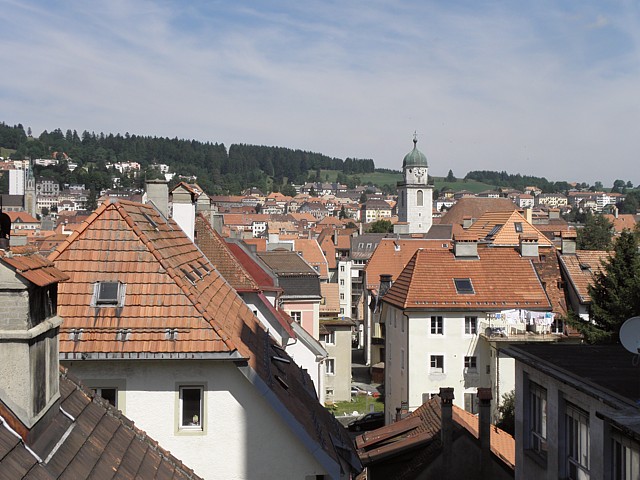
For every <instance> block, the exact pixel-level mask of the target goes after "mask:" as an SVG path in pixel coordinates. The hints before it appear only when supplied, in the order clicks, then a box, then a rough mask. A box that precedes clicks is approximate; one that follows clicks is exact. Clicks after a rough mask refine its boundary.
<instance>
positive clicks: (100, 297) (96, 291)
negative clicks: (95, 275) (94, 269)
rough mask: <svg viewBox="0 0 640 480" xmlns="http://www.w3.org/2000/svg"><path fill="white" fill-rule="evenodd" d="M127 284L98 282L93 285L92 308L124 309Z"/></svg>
mask: <svg viewBox="0 0 640 480" xmlns="http://www.w3.org/2000/svg"><path fill="white" fill-rule="evenodd" d="M126 286H127V285H126V284H124V283H121V282H96V283H94V284H93V297H92V299H91V306H92V307H123V306H124V298H125V292H126Z"/></svg>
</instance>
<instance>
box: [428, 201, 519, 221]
mask: <svg viewBox="0 0 640 480" xmlns="http://www.w3.org/2000/svg"><path fill="white" fill-rule="evenodd" d="M517 209H518V207H516V205H515V204H514V203H513V202H512V201H511V200H509V199H508V198H484V197H465V198H461V199H460V200H458V201H457V202H456V203H455V204H454V205H453V206H452V207H451V208H450V209H449V211H448V212H447V213H445V214H444V215H443V216H442V219H441V220H440V223H441V224H453V225H455V224H461V223H462V221H463V220H464V217H471V218H472V219H476V218H480V217H481V216H482V215H483V214H484V213H486V212H513V211H514V210H517Z"/></svg>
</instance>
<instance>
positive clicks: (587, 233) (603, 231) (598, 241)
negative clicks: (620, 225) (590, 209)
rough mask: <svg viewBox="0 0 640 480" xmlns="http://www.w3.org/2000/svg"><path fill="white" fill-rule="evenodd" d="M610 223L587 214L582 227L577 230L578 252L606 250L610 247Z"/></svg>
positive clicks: (599, 217)
mask: <svg viewBox="0 0 640 480" xmlns="http://www.w3.org/2000/svg"><path fill="white" fill-rule="evenodd" d="M612 228H613V225H611V222H610V221H609V220H607V219H606V218H604V217H603V216H602V215H593V214H588V215H587V220H586V222H585V224H584V227H583V228H581V229H579V230H578V248H579V249H580V250H608V249H609V248H610V247H611V236H612Z"/></svg>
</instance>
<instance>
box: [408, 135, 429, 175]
mask: <svg viewBox="0 0 640 480" xmlns="http://www.w3.org/2000/svg"><path fill="white" fill-rule="evenodd" d="M428 166H429V165H428V164H427V157H426V156H425V154H424V153H422V152H421V151H420V150H418V137H417V135H416V134H414V135H413V150H411V151H410V152H409V153H407V154H406V155H405V156H404V160H403V161H402V168H412V167H428Z"/></svg>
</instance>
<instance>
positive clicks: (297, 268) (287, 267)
mask: <svg viewBox="0 0 640 480" xmlns="http://www.w3.org/2000/svg"><path fill="white" fill-rule="evenodd" d="M258 257H260V259H261V260H262V261H263V262H265V263H266V264H267V265H269V267H270V268H271V270H273V272H274V273H275V274H276V275H298V276H299V275H318V272H316V271H315V269H314V268H313V267H312V266H311V265H309V264H308V263H307V262H306V261H305V260H304V259H303V258H302V256H301V255H298V254H297V253H295V252H290V251H286V250H273V251H271V252H258Z"/></svg>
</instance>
